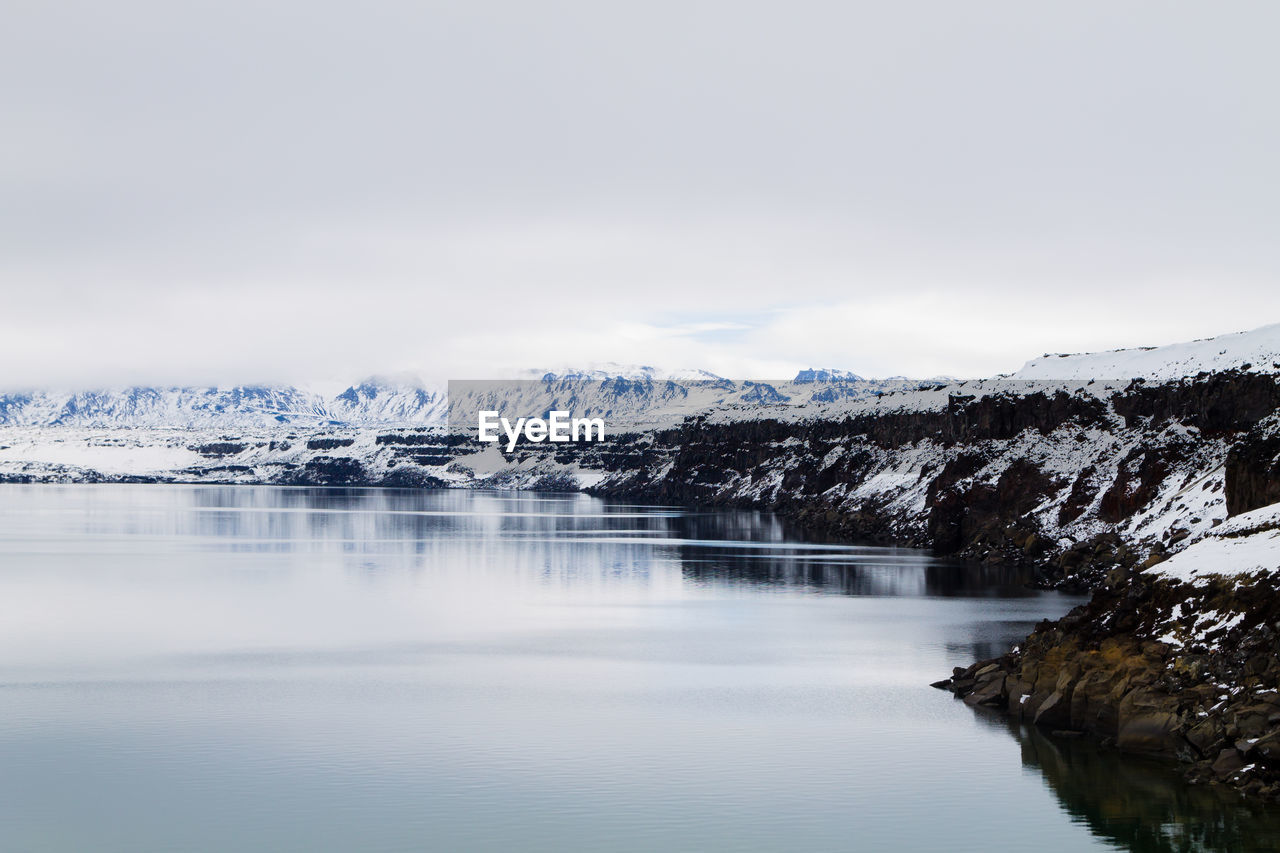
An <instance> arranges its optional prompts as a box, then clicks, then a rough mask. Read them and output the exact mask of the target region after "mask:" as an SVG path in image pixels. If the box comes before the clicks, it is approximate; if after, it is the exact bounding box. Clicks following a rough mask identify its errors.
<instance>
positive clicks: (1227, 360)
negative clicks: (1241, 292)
mask: <svg viewBox="0 0 1280 853" xmlns="http://www.w3.org/2000/svg"><path fill="white" fill-rule="evenodd" d="M1233 369H1238V370H1249V371H1255V372H1259V373H1280V323H1277V324H1274V325H1270V326H1263V327H1262V328H1260V329H1254V330H1253V331H1251V332H1235V333H1233V334H1229V335H1218V336H1217V337H1216V338H1204V339H1203V340H1198V341H1189V342H1187V343H1181V344H1169V345H1168V346H1162V347H1140V348H1137V349H1118V350H1111V351H1110V352H1090V353H1078V354H1075V355H1044V356H1041V357H1040V358H1033V359H1032V360H1031V361H1028V362H1027V363H1026V364H1025V365H1023V367H1022V369H1021V370H1019V371H1018V372H1017V373H1015V374H1013V377H1012V378H1014V379H1082V380H1089V379H1137V378H1139V377H1141V378H1143V379H1176V378H1178V377H1182V376H1195V375H1196V374H1197V373H1201V372H1204V373H1214V372H1217V371H1223V370H1233Z"/></svg>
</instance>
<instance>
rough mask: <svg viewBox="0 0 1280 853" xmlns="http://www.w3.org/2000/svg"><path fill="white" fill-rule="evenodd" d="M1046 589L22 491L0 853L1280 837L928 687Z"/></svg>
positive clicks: (325, 497) (485, 498)
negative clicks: (3, 852) (2, 852)
mask: <svg viewBox="0 0 1280 853" xmlns="http://www.w3.org/2000/svg"><path fill="white" fill-rule="evenodd" d="M1022 580H1023V579H1022V578H1020V577H1018V576H1017V575H1016V574H1011V573H1008V572H1001V571H995V570H989V569H988V570H983V569H980V568H974V567H966V566H960V565H954V564H947V563H942V562H939V561H935V560H932V559H930V558H928V557H926V556H924V555H922V554H920V553H918V552H912V551H906V550H900V549H881V548H866V547H848V546H840V545H831V544H823V543H818V542H806V541H803V540H801V539H797V538H795V537H794V536H791V535H789V533H788V531H786V530H785V529H784V528H783V527H782V526H781V525H780V523H779V522H778V521H777V520H776V519H774V518H772V517H770V516H768V515H762V514H757V513H721V512H715V513H707V512H695V511H687V510H680V509H675V508H670V507H652V506H636V505H630V504H619V503H605V502H602V501H599V500H595V499H591V498H587V497H582V496H573V495H542V496H539V495H510V494H483V493H468V492H451V491H444V492H414V491H390V490H363V489H354V490H351V489H330V490H326V489H288V488H269V487H208V486H193V487H186V486H66V487H59V486H13V485H11V486H0V849H3V850H21V851H44V850H48V851H71V850H77V851H78V850H94V851H150V850H155V851H232V850H234V851H246V850H270V851H295V850H296V851H323V850H360V851H402V850H403V851H408V850H442V851H447V850H495V851H496V850H502V851H509V850H522V851H540V850H546V851H561V850H610V851H630V850H664V851H681V850H691V851H692V850H697V851H713V850H742V851H749V850H760V851H777V850H796V851H800V850H849V849H859V850H874V849H890V848H892V849H897V850H902V851H907V850H935V849H939V848H943V847H945V848H949V849H983V850H1019V851H1020V850H1026V849H1033V848H1038V849H1044V850H1055V851H1066V850H1089V849H1136V850H1183V849H1236V848H1237V847H1238V846H1239V845H1240V844H1241V843H1243V841H1242V840H1243V839H1249V840H1250V842H1251V843H1252V842H1258V843H1261V841H1260V840H1262V839H1275V838H1280V834H1273V832H1274V829H1275V827H1274V819H1273V818H1272V817H1271V816H1269V815H1266V814H1262V813H1255V812H1254V811H1253V810H1251V809H1250V808H1249V807H1247V806H1245V805H1242V804H1241V803H1240V801H1238V800H1236V799H1234V798H1232V797H1230V796H1226V795H1216V794H1213V793H1212V792H1208V791H1206V790H1203V789H1191V788H1188V787H1187V786H1184V785H1182V784H1181V783H1180V782H1179V781H1178V780H1177V778H1176V776H1175V775H1173V774H1172V773H1171V772H1170V771H1169V770H1168V769H1167V768H1165V767H1163V766H1162V765H1155V764H1146V763H1143V762H1135V761H1132V760H1125V761H1119V760H1118V759H1117V757H1116V756H1115V755H1114V753H1110V752H1105V751H1099V750H1098V749H1097V748H1096V747H1094V746H1093V745H1092V744H1089V743H1079V742H1072V741H1065V742H1064V741H1050V740H1048V739H1046V738H1044V737H1043V736H1041V735H1039V734H1037V733H1035V732H1030V731H1025V730H1021V729H1019V728H1017V727H1011V726H1010V725H1009V724H1008V723H1007V722H1006V721H1005V719H1004V718H1002V717H1000V716H998V715H990V714H982V713H975V712H974V711H972V710H970V709H969V708H967V707H965V706H964V705H963V704H960V703H958V702H956V701H955V700H954V699H952V697H951V696H950V695H949V694H946V693H943V692H941V691H937V690H932V689H930V688H929V687H928V686H927V684H928V682H930V681H933V680H936V679H938V678H940V677H943V676H945V675H947V674H949V673H950V671H951V667H952V666H955V665H957V664H967V663H969V662H971V661H972V660H974V659H975V658H978V657H984V656H990V655H993V654H996V653H998V652H999V651H1002V650H1004V649H1005V648H1006V647H1007V646H1008V645H1010V644H1011V643H1013V642H1016V640H1017V639H1018V638H1020V637H1021V636H1023V635H1025V634H1026V632H1027V631H1028V630H1029V629H1030V628H1031V626H1032V625H1033V624H1034V623H1035V622H1036V621H1038V620H1039V619H1041V618H1045V617H1054V616H1057V615H1060V614H1061V613H1063V612H1065V610H1067V609H1068V608H1069V607H1070V606H1072V605H1073V604H1074V603H1075V602H1076V601H1078V599H1073V598H1070V597H1067V596H1062V595H1058V594H1053V593H1043V592H1039V593H1037V592H1031V591H1029V590H1027V589H1026V588H1024V587H1023V586H1022V585H1021V582H1022ZM1268 843H1270V842H1268Z"/></svg>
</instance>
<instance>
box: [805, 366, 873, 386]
mask: <svg viewBox="0 0 1280 853" xmlns="http://www.w3.org/2000/svg"><path fill="white" fill-rule="evenodd" d="M792 381H793V382H795V383H796V384H797V385H803V384H806V383H809V382H865V381H866V380H865V379H864V378H863V377H861V376H859V375H858V374H856V373H854V372H853V371H851V370H835V369H833V368H829V367H822V368H817V369H815V368H812V367H811V368H808V369H807V370H802V371H800V372H799V373H797V374H796V378H795V379H793V380H792Z"/></svg>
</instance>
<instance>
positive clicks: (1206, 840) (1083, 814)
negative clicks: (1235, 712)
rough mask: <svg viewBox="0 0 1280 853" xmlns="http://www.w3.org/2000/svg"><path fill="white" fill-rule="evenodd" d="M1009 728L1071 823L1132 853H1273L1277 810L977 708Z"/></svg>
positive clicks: (1279, 822) (1163, 766)
mask: <svg viewBox="0 0 1280 853" xmlns="http://www.w3.org/2000/svg"><path fill="white" fill-rule="evenodd" d="M976 713H977V714H978V716H979V717H981V718H984V719H986V720H987V721H989V722H990V724H991V725H992V726H994V727H996V728H1008V729H1009V731H1010V733H1011V734H1012V735H1013V736H1014V737H1016V738H1017V739H1018V741H1019V743H1020V744H1021V746H1022V761H1023V764H1025V765H1026V766H1027V767H1029V768H1032V769H1033V770H1035V771H1037V772H1038V773H1039V774H1041V775H1042V777H1043V778H1044V780H1045V782H1046V783H1047V784H1048V785H1049V787H1050V788H1051V789H1052V790H1053V792H1054V793H1055V794H1056V795H1057V796H1058V798H1059V800H1061V802H1062V805H1063V808H1065V809H1066V810H1067V811H1068V812H1069V813H1070V814H1071V815H1072V816H1073V817H1075V818H1076V819H1078V820H1081V821H1083V822H1085V823H1087V824H1088V826H1089V828H1090V829H1091V830H1092V831H1093V832H1094V834H1096V835H1097V836H1099V837H1100V838H1105V839H1109V840H1112V841H1114V842H1115V843H1117V844H1119V845H1121V846H1122V847H1123V848H1124V849H1126V850H1133V851H1135V853H1183V851H1199V850H1205V851H1217V850H1221V851H1235V850H1275V849H1280V811H1277V810H1276V809H1275V808H1274V807H1272V806H1268V805H1266V804H1263V803H1260V802H1257V801H1253V800H1248V799H1245V798H1243V797H1241V796H1240V794H1239V793H1238V792H1236V791H1233V790H1230V789H1227V788H1225V787H1222V786H1215V785H1187V784H1185V783H1184V782H1183V780H1182V777H1181V775H1180V774H1179V773H1178V769H1177V768H1176V767H1174V766H1171V765H1170V764H1168V763H1166V762H1162V761H1156V760H1151V759H1144V758H1141V757H1137V756H1133V755H1124V754H1122V753H1120V752H1119V751H1118V750H1115V749H1111V748H1107V747H1103V746H1102V745H1101V744H1100V743H1099V742H1098V741H1097V740H1095V739H1092V738H1062V737H1052V736H1050V735H1048V734H1046V733H1044V732H1042V731H1041V730H1040V729H1038V728H1036V727H1035V726H1030V725H1024V724H1019V723H1016V722H1012V721H1010V720H1009V719H1008V718H1007V717H1006V716H1004V715H999V714H995V713H994V712H991V711H988V710H987V709H978V710H977V712H976Z"/></svg>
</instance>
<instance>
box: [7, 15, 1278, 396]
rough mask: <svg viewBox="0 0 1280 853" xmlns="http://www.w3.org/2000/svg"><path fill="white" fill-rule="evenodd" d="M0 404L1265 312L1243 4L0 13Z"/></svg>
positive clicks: (1260, 53) (692, 358)
mask: <svg viewBox="0 0 1280 853" xmlns="http://www.w3.org/2000/svg"><path fill="white" fill-rule="evenodd" d="M3 6H4V20H5V25H4V27H3V28H0V130H2V132H0V386H3V387H6V388H21V387H38V386H62V387H91V386H97V385H104V384H122V383H128V382H165V383H181V384H198V383H233V382H263V381H289V382H310V381H322V380H341V379H353V378H358V377H362V376H367V375H371V374H380V373H383V374H385V373H402V372H417V373H420V374H422V375H423V376H425V377H428V378H434V379H446V378H479V377H488V376H503V375H509V374H510V372H511V371H513V370H516V369H520V368H529V367H546V366H564V365H584V364H589V363H596V362H603V361H614V362H621V363H633V364H653V365H658V366H664V367H689V368H695V367H696V368H704V369H709V370H712V371H714V372H716V373H719V374H721V375H726V376H731V377H786V376H790V375H792V374H793V373H794V372H795V371H796V370H797V369H799V368H803V367H837V368H844V369H850V370H854V371H856V372H858V373H861V374H863V375H869V376H887V375H910V376H933V375H941V374H945V375H951V376H978V375H990V374H993V373H997V372H1006V371H1011V370H1015V369H1017V368H1018V367H1019V366H1020V365H1021V364H1022V363H1023V362H1024V361H1026V360H1027V359H1029V358H1031V357H1033V356H1036V355H1040V354H1042V353H1044V352H1077V351H1083V350H1094V349H1110V348H1114V347H1122V346H1138V345H1152V344H1160V343H1169V342H1174V341H1179V340H1189V339H1192V338H1201V337H1206V336H1210V335H1215V334H1220V333H1224V332H1231V331H1239V330H1243V329H1249V328H1254V327H1257V326H1261V325H1265V324H1267V323H1272V322H1276V321H1280V240H1277V239H1276V235H1277V234H1280V192H1277V188H1278V187H1280V158H1277V156H1276V152H1277V151H1280V98H1277V97H1275V85H1276V81H1277V80H1280V52H1277V51H1276V50H1275V49H1274V40H1275V33H1276V32H1277V31H1278V30H1280V5H1278V4H1275V3H1273V2H1269V0H1260V2H1230V0H1228V2H1222V3H1212V4H1210V3H1190V2H1175V1H1174V0H1160V2H1125V1H1124V0H1106V2H1094V0H1073V2H1039V3H1026V2H1021V0H1019V1H1018V2H986V0H973V1H972V2H967V3H955V2H950V0H947V2H913V0H904V2H897V3H885V2H875V3H857V2H848V0H846V2H832V3H816V2H804V1H803V0H789V2H786V3H782V2H776V3H753V2H744V0H738V2H699V0H681V2H663V0H646V2H643V3H625V2H617V3H600V2H581V3H566V2H557V0H544V2H539V3H528V2H507V0H488V1H487V2H486V0H468V2H456V3H431V2H422V0H418V2H405V3H401V2H378V0H370V1H369V2H361V3H332V2H325V0H307V2H293V0H289V1H288V2H273V1H272V0H257V2H253V3H240V2H234V1H233V0H217V2H200V1H199V0H196V2H184V3H180V4H179V3H172V2H133V0H120V2H114V3H110V4H107V3H100V2H84V3H78V2H74V0H71V1H70V2H58V3H48V2H44V0H39V1H38V2H26V0H3Z"/></svg>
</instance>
